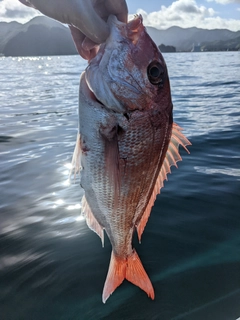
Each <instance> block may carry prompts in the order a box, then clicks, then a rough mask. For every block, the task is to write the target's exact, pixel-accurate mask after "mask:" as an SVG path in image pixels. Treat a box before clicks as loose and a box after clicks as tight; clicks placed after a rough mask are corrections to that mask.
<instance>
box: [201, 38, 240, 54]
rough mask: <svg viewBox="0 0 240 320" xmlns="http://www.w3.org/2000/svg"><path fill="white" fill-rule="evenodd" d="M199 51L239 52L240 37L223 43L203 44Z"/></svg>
mask: <svg viewBox="0 0 240 320" xmlns="http://www.w3.org/2000/svg"><path fill="white" fill-rule="evenodd" d="M201 49H202V50H203V51H228V50H230V51H233V50H235V51H239V50H240V36H239V37H237V38H234V39H230V40H225V41H222V40H220V41H213V42H203V43H202V44H201Z"/></svg>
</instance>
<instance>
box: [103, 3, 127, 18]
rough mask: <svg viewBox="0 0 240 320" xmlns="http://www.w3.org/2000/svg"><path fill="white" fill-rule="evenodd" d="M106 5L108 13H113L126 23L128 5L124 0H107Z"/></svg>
mask: <svg viewBox="0 0 240 320" xmlns="http://www.w3.org/2000/svg"><path fill="white" fill-rule="evenodd" d="M106 7H107V9H108V11H109V14H114V15H115V16H116V17H117V18H118V20H119V21H122V22H124V23H127V21H128V7H127V4H126V1H125V0H108V1H107V3H106Z"/></svg>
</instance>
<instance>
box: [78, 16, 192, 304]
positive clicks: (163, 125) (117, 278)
mask: <svg viewBox="0 0 240 320" xmlns="http://www.w3.org/2000/svg"><path fill="white" fill-rule="evenodd" d="M108 23H109V25H110V28H111V34H110V37H109V38H108V39H107V41H106V43H105V44H103V45H102V46H101V47H100V50H99V52H98V54H97V56H96V57H95V58H94V59H92V60H91V62H90V64H89V66H88V67H87V69H86V71H85V72H84V73H83V74H82V76H81V80H80V93H79V124H80V125H79V139H78V140H77V144H76V150H75V158H76V156H77V155H80V161H81V163H80V165H81V168H82V170H81V186H82V187H83V189H84V191H85V196H84V198H83V201H82V210H83V213H84V214H85V216H86V220H87V224H88V226H89V227H90V228H91V229H92V230H94V231H95V232H96V233H97V234H98V235H99V236H100V238H101V239H102V242H103V237H104V234H103V230H105V232H106V233H107V235H108V237H109V239H110V242H111V244H112V255H111V260H110V266H109V271H108V275H107V278H106V281H105V285H104V289H103V296H102V299H103V302H105V301H106V300H107V299H108V297H109V295H110V294H111V293H112V292H113V291H114V290H115V289H116V288H117V287H118V286H119V285H120V284H121V283H122V281H123V280H124V279H127V280H129V281H130V282H132V283H133V284H135V285H137V286H139V287H140V288H141V289H142V290H144V291H145V292H146V293H147V294H148V296H150V297H151V298H152V299H154V289H153V286H152V284H151V281H150V280H149V277H148V275H147V273H146V271H145V270H144V268H143V266H142V263H141V261H140V259H139V257H138V255H137V253H136V251H135V250H134V249H133V248H132V237H133V233H134V231H135V230H137V233H138V237H139V241H140V239H141V235H142V232H143V230H144V227H145V225H146V223H147V220H148V218H149V215H150V211H151V208H152V206H153V203H154V200H155V198H156V195H157V194H158V193H159V192H160V189H161V187H162V186H163V181H164V179H166V175H167V173H168V172H170V166H171V165H172V164H175V165H176V162H177V161H178V160H180V159H181V158H180V155H179V153H178V146H179V144H181V145H183V146H185V145H187V144H190V143H189V141H188V140H187V139H186V138H185V137H184V136H183V134H182V133H181V130H180V128H179V127H178V126H177V125H176V124H174V123H173V116H172V109H173V106H172V101H171V92H170V84H169V78H168V73H167V67H166V64H165V62H164V59H163V57H162V55H161V53H160V51H159V50H158V48H157V46H156V45H155V44H154V42H153V41H152V39H151V38H150V37H149V35H148V34H147V32H146V30H145V28H144V26H143V24H142V17H141V16H136V17H135V19H134V20H132V21H130V22H129V23H127V24H124V23H121V22H119V21H118V20H117V19H116V18H115V17H114V16H111V17H110V19H109V22H108ZM75 160H76V159H75ZM75 160H74V161H75Z"/></svg>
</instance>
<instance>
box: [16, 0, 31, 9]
mask: <svg viewBox="0 0 240 320" xmlns="http://www.w3.org/2000/svg"><path fill="white" fill-rule="evenodd" d="M19 1H20V2H21V3H22V4H24V5H25V6H28V7H30V8H34V6H33V5H32V4H31V3H29V2H28V1H27V0H19Z"/></svg>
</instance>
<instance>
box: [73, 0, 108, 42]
mask: <svg viewBox="0 0 240 320" xmlns="http://www.w3.org/2000/svg"><path fill="white" fill-rule="evenodd" d="M79 12H81V14H80V16H79V19H78V21H76V22H75V23H73V25H74V26H76V27H77V28H79V29H80V30H81V31H82V33H84V34H85V35H86V36H87V38H89V39H91V40H92V41H93V42H95V43H99V44H100V43H102V42H104V41H105V40H106V39H107V37H108V36H109V33H110V30H109V26H108V25H107V23H106V22H105V21H104V20H103V19H102V18H101V17H100V16H99V15H98V14H97V12H96V11H95V10H94V8H93V6H92V3H91V1H86V0H81V1H79Z"/></svg>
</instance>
